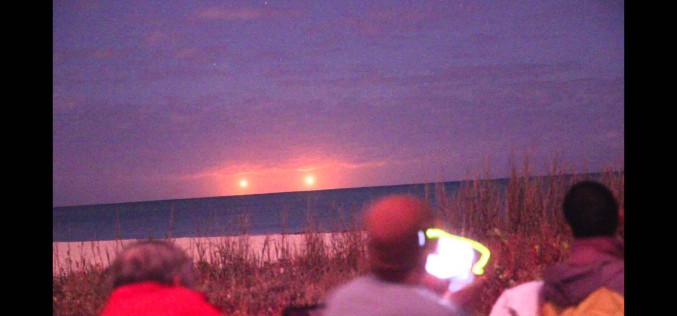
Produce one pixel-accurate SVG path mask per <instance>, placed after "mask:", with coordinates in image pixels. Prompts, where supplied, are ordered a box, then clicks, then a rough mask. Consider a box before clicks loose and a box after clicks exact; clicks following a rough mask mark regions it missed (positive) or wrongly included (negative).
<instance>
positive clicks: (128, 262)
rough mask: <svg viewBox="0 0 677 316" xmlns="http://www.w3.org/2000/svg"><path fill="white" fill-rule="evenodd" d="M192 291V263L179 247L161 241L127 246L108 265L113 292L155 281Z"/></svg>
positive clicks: (135, 243) (193, 275)
mask: <svg viewBox="0 0 677 316" xmlns="http://www.w3.org/2000/svg"><path fill="white" fill-rule="evenodd" d="M175 277H178V278H179V280H180V282H181V285H183V286H186V287H188V288H193V287H194V284H195V271H194V270H193V261H192V259H191V258H190V257H189V256H188V255H187V254H186V253H185V252H184V251H183V250H182V249H181V248H179V247H178V246H175V245H174V244H172V243H170V242H168V241H163V240H143V241H136V242H133V243H131V244H129V245H128V246H127V247H125V249H124V250H123V251H122V252H121V253H120V254H119V255H118V256H117V257H116V258H115V260H114V261H113V263H112V264H111V278H112V282H113V288H116V287H118V286H122V285H126V284H132V283H139V282H145V281H154V282H158V283H161V284H165V285H173V284H174V278H175Z"/></svg>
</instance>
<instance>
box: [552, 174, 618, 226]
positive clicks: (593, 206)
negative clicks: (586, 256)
mask: <svg viewBox="0 0 677 316" xmlns="http://www.w3.org/2000/svg"><path fill="white" fill-rule="evenodd" d="M562 209H563V211H564V218H565V219H566V220H567V223H568V224H569V227H570V228H571V231H572V233H573V235H574V237H576V238H586V237H600V236H613V235H614V234H615V233H616V231H617V229H618V222H619V215H618V202H616V198H615V197H614V195H613V193H612V192H611V191H610V190H609V189H608V188H607V187H606V186H604V185H603V184H601V183H598V182H594V181H582V182H578V183H576V184H574V185H573V186H571V188H570V189H569V191H568V192H567V194H566V195H565V196H564V202H563V203H562Z"/></svg>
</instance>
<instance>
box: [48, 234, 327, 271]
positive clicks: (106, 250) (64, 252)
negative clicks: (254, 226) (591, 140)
mask: <svg viewBox="0 0 677 316" xmlns="http://www.w3.org/2000/svg"><path fill="white" fill-rule="evenodd" d="M336 236H337V234H335V233H334V234H331V233H319V234H314V236H313V237H315V238H316V239H315V240H322V241H323V242H324V243H325V245H329V243H331V240H332V238H336ZM309 237H311V235H308V234H272V235H241V236H227V237H182V238H172V239H170V240H172V241H173V242H174V243H175V244H177V245H179V246H180V247H182V248H183V249H185V250H186V251H187V252H188V254H190V255H191V256H192V257H193V259H194V260H195V261H196V262H197V261H201V260H204V261H207V262H213V261H214V260H215V259H216V258H217V257H218V256H217V254H219V253H224V252H227V253H235V254H241V255H246V256H248V258H251V259H252V260H261V261H269V262H273V261H276V260H278V258H279V257H281V256H294V255H297V254H302V253H303V251H304V249H305V245H306V243H307V242H308V239H309ZM135 240H136V239H126V240H104V241H77V242H53V243H52V273H53V275H58V274H62V273H67V272H70V271H77V270H82V269H83V268H88V267H96V266H101V267H108V266H109V265H110V263H111V262H112V261H113V259H114V258H115V255H116V254H117V253H118V252H119V251H120V250H122V249H123V247H124V246H125V245H127V244H129V243H130V242H133V241H135ZM328 249H331V247H328Z"/></svg>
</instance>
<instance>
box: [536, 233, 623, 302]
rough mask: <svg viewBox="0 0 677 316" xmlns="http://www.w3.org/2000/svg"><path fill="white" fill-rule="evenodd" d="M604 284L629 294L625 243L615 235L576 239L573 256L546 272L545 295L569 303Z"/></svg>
mask: <svg viewBox="0 0 677 316" xmlns="http://www.w3.org/2000/svg"><path fill="white" fill-rule="evenodd" d="M600 287H606V288H608V289H610V290H613V291H615V292H617V293H619V294H621V295H623V296H624V295H625V260H624V250H623V244H622V242H621V241H620V240H617V239H615V238H612V237H593V238H583V239H576V240H574V242H573V245H572V249H571V256H570V257H569V258H568V259H567V260H565V261H563V262H560V263H557V264H554V265H552V266H550V267H548V268H546V270H545V271H544V272H543V288H542V289H541V298H542V299H543V300H544V301H548V302H552V303H554V304H556V305H558V306H561V307H567V306H572V305H577V304H578V303H580V302H581V301H582V300H583V299H585V298H586V297H587V296H588V295H589V294H590V293H592V292H593V291H595V290H596V289H598V288H600Z"/></svg>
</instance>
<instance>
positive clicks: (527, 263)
mask: <svg viewBox="0 0 677 316" xmlns="http://www.w3.org/2000/svg"><path fill="white" fill-rule="evenodd" d="M512 170H513V172H512V174H511V176H510V177H509V179H507V181H508V183H507V186H506V185H504V186H500V185H498V184H497V183H496V182H495V181H485V180H473V181H468V182H464V183H463V184H462V187H461V189H460V190H458V191H455V192H454V193H453V194H449V193H447V192H445V190H444V187H443V186H441V185H430V186H429V188H428V190H427V193H426V194H429V195H430V196H431V197H433V198H434V199H435V200H436V201H437V205H438V213H439V215H440V218H441V219H442V220H443V221H444V223H445V224H446V225H447V228H449V229H450V230H452V231H454V232H457V233H459V234H463V235H465V236H467V237H470V238H473V239H476V240H478V241H480V242H482V243H484V244H485V245H487V246H488V247H489V248H490V249H491V250H492V258H491V260H490V262H489V264H488V265H487V267H486V273H485V278H486V282H484V283H483V284H482V287H483V288H482V289H481V293H483V295H481V296H480V297H478V298H477V300H476V301H475V302H474V303H473V306H472V310H471V314H472V315H487V314H488V313H489V310H490V308H491V306H492V304H493V302H494V301H495V300H496V298H497V297H498V295H499V294H500V292H501V291H502V290H504V289H505V288H507V287H510V286H513V285H516V284H518V283H521V282H524V281H528V280H531V279H535V278H538V277H539V276H540V274H541V273H542V271H543V268H544V267H546V266H547V265H549V264H551V263H553V262H556V261H559V260H561V259H563V258H564V257H565V256H567V254H568V251H569V247H570V245H571V239H570V237H569V234H568V232H567V231H566V227H565V224H564V220H563V218H562V216H561V214H560V212H559V209H560V204H561V201H562V198H563V195H564V193H565V191H566V189H567V187H568V186H569V185H571V184H572V183H574V182H576V181H579V180H584V179H590V178H594V179H595V180H598V181H600V182H602V183H604V184H606V185H608V186H609V187H610V188H611V189H612V190H613V192H614V193H615V194H616V196H617V198H618V200H619V204H620V205H623V196H624V192H623V189H624V180H625V179H624V173H623V172H612V171H608V172H604V173H601V174H598V175H596V176H595V177H593V175H590V174H587V173H585V172H583V173H579V174H575V173H572V172H570V171H569V170H565V169H564V168H561V167H560V166H558V165H557V164H553V167H552V168H551V170H550V172H549V175H548V176H547V177H532V176H530V173H531V170H530V167H529V163H528V161H527V162H525V163H524V165H523V166H522V167H521V168H520V167H518V166H514V165H513V168H512ZM474 178H476V179H482V175H476V176H475V177H474ZM620 233H621V234H624V230H623V229H621V232H620ZM304 238H305V239H304V244H305V247H301V249H302V250H300V251H299V250H298V249H295V248H294V249H292V248H291V247H290V246H289V244H288V243H286V242H285V240H284V239H283V240H282V241H279V240H276V241H274V242H270V243H265V246H264V247H263V249H262V251H261V253H260V254H256V253H254V254H252V252H251V251H250V249H249V247H250V245H249V242H248V239H247V236H240V237H238V238H223V239H220V242H219V243H218V245H217V247H216V248H209V250H207V248H206V247H204V248H203V249H202V251H198V253H199V255H198V256H196V258H195V260H196V268H197V270H198V271H199V274H200V279H201V288H200V290H202V291H203V292H204V293H206V295H207V297H208V299H209V300H210V301H211V302H213V303H214V304H216V305H217V306H219V307H221V308H222V310H223V312H224V313H225V314H226V315H281V312H282V310H283V308H284V307H285V306H290V305H295V306H301V305H312V304H317V303H321V302H322V300H323V298H324V296H325V294H326V293H327V291H328V290H330V289H332V288H333V287H335V286H336V285H338V284H340V283H342V282H345V281H347V280H349V279H351V278H353V277H355V276H358V275H360V274H361V273H364V272H365V271H366V270H365V269H366V266H365V262H364V258H365V248H364V235H363V234H362V233H361V232H360V231H358V230H353V231H345V232H336V233H332V234H331V238H329V241H328V242H323V240H322V239H321V237H320V234H318V233H315V232H313V229H312V228H309V231H308V233H307V234H306V235H305V237H304ZM91 247H96V246H95V245H94V243H92V245H91ZM197 247H198V249H200V247H201V246H200V245H199V244H197ZM271 256H274V257H277V258H279V260H277V261H274V262H271V261H270V260H268V258H270V257H271ZM102 257H104V258H106V260H110V255H109V254H107V253H106V254H102ZM69 259H70V258H69ZM71 263H72V264H73V265H74V266H75V267H76V269H72V268H69V269H68V270H67V271H62V273H55V275H54V277H53V314H54V315H97V313H98V311H99V310H100V308H101V307H102V304H103V302H104V301H105V299H106V297H107V295H108V294H109V293H110V292H109V291H110V288H109V287H108V286H107V284H108V283H107V271H106V270H105V267H104V265H103V264H86V263H79V262H77V260H71Z"/></svg>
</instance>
